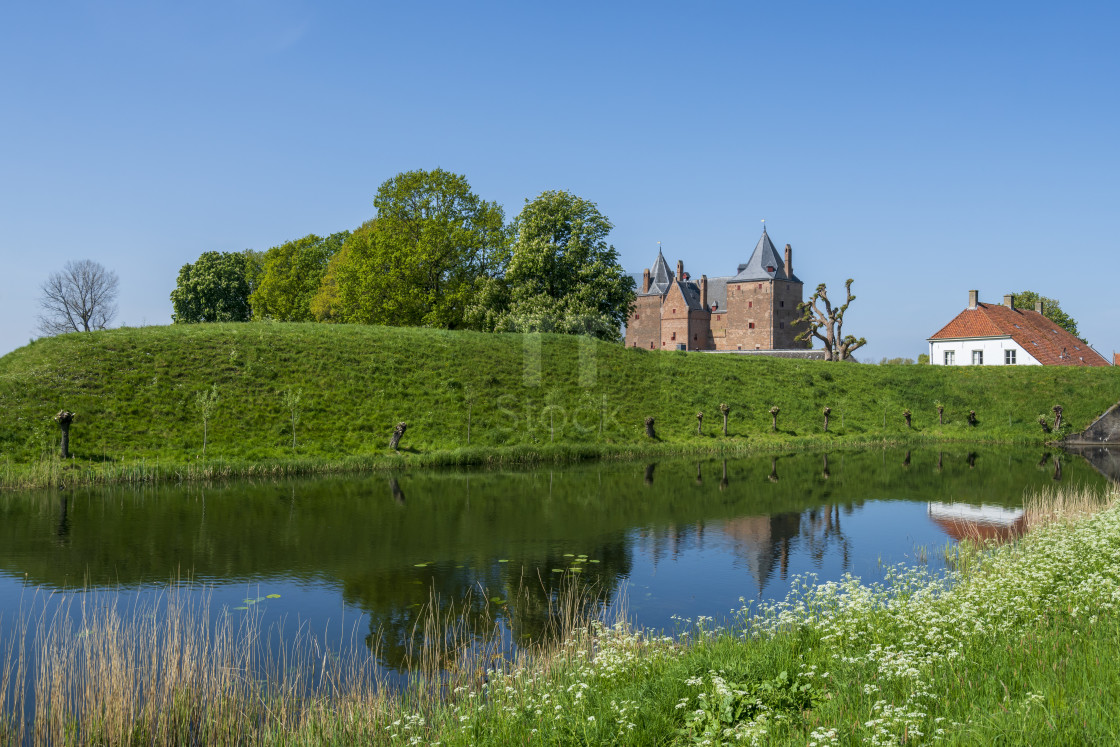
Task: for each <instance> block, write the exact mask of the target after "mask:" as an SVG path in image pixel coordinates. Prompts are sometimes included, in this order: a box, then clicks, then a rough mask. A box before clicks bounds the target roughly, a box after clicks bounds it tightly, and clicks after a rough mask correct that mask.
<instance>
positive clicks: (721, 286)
mask: <svg viewBox="0 0 1120 747" xmlns="http://www.w3.org/2000/svg"><path fill="white" fill-rule="evenodd" d="M729 280H731V278H730V277H725V278H708V307H709V308H711V307H712V305H713V304H714V305H715V307H716V311H717V312H718V311H727V282H728V281H729Z"/></svg>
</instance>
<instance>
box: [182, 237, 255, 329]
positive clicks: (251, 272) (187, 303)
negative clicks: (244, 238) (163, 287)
mask: <svg viewBox="0 0 1120 747" xmlns="http://www.w3.org/2000/svg"><path fill="white" fill-rule="evenodd" d="M260 256H261V255H260V254H259V253H257V252H252V251H249V250H246V251H244V252H205V253H203V254H202V255H201V256H200V257H199V258H198V259H197V260H196V261H195V262H194V263H187V264H185V265H183V266H182V268H180V270H179V278H178V280H177V281H176V283H175V289H174V290H172V291H171V305H172V308H173V309H174V313H173V314H172V315H171V321H172V322H174V323H176V324H196V323H199V322H247V321H249V319H250V317H251V316H252V309H251V307H250V306H249V296H250V294H251V293H252V292H253V289H254V281H255V279H256V278H258V277H259V275H260V264H259V263H260Z"/></svg>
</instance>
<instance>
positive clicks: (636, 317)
mask: <svg viewBox="0 0 1120 747" xmlns="http://www.w3.org/2000/svg"><path fill="white" fill-rule="evenodd" d="M641 318H642V315H641V314H635V315H634V320H635V321H637V320H638V319H641Z"/></svg>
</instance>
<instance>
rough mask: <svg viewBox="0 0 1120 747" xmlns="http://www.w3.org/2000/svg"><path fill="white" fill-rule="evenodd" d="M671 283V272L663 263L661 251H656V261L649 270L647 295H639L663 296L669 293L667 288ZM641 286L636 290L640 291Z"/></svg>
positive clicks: (645, 294)
mask: <svg viewBox="0 0 1120 747" xmlns="http://www.w3.org/2000/svg"><path fill="white" fill-rule="evenodd" d="M672 282H673V271H672V270H670V269H669V263H668V262H666V261H665V255H664V254H662V253H661V250H660V249H658V250H657V259H656V260H655V261H654V263H653V267H651V268H650V270H649V293H641V292H639V293H638V295H640V296H664V295H665V294H666V293H668V292H669V286H670V285H671V284H672ZM641 287H642V286H641V285H640V284H639V285H638V288H639V289H641Z"/></svg>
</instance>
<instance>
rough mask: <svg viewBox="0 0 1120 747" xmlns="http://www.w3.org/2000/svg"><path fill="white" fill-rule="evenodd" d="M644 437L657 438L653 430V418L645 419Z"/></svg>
mask: <svg viewBox="0 0 1120 747" xmlns="http://www.w3.org/2000/svg"><path fill="white" fill-rule="evenodd" d="M646 435H647V436H649V437H650V438H657V433H655V432H654V430H653V416H652V415H650V416H649V417H648V418H646Z"/></svg>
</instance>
